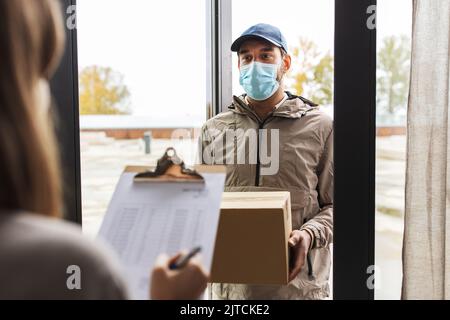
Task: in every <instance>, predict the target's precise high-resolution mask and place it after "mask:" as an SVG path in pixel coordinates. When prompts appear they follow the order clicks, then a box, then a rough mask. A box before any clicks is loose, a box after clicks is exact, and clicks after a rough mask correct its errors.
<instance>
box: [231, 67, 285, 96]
mask: <svg viewBox="0 0 450 320" xmlns="http://www.w3.org/2000/svg"><path fill="white" fill-rule="evenodd" d="M278 67H279V65H276V64H267V63H261V62H253V63H251V64H249V65H246V66H243V67H241V76H240V81H239V82H240V84H241V86H242V87H243V88H244V90H245V92H246V93H247V95H248V96H249V97H250V98H252V99H253V100H256V101H264V100H267V99H269V98H270V97H271V96H273V95H274V93H275V92H276V91H277V90H278V88H279V87H280V83H279V82H278V81H277V74H278Z"/></svg>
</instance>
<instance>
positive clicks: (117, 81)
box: [80, 66, 130, 115]
mask: <svg viewBox="0 0 450 320" xmlns="http://www.w3.org/2000/svg"><path fill="white" fill-rule="evenodd" d="M129 98H130V92H129V90H128V88H127V86H126V85H125V84H124V81H123V75H121V74H120V73H118V72H115V71H114V70H112V69H111V68H105V67H99V66H90V67H87V68H85V69H83V70H82V71H81V73H80V114H82V115H94V114H104V115H120V114H130V102H129Z"/></svg>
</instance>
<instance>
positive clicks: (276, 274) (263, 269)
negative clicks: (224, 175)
mask: <svg viewBox="0 0 450 320" xmlns="http://www.w3.org/2000/svg"><path fill="white" fill-rule="evenodd" d="M291 231H292V221H291V200H290V193H289V192H237V193H224V195H223V199H222V206H221V213H220V222H219V229H218V233H217V239H216V247H215V251H214V257H213V265H212V271H211V282H214V283H240V284H261V285H262V284H265V285H286V284H287V283H288V277H289V252H288V251H289V249H288V241H289V236H290V234H291Z"/></svg>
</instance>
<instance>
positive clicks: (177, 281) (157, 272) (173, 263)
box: [150, 248, 209, 300]
mask: <svg viewBox="0 0 450 320" xmlns="http://www.w3.org/2000/svg"><path fill="white" fill-rule="evenodd" d="M200 251H201V249H200V248H195V249H193V250H192V251H191V252H189V253H187V254H178V255H177V256H175V257H172V258H169V257H168V256H167V255H161V256H160V257H159V258H158V259H157V262H156V265H155V268H154V269H153V271H152V280H151V288H150V296H151V299H154V300H195V299H198V298H199V297H200V296H201V295H202V294H203V292H204V291H205V289H206V286H207V283H208V278H209V275H208V273H207V272H206V271H205V269H204V268H203V266H202V264H201V263H200V258H199V256H198V253H199V252H200Z"/></svg>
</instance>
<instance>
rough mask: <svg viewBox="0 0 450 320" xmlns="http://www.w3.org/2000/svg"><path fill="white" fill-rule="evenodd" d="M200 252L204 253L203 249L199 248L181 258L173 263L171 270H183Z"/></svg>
mask: <svg viewBox="0 0 450 320" xmlns="http://www.w3.org/2000/svg"><path fill="white" fill-rule="evenodd" d="M200 251H202V248H201V247H197V248H194V249H192V250H191V252H189V253H188V254H187V255H185V256H181V257H179V258H178V259H177V261H175V262H174V263H172V264H171V265H170V266H169V269H170V270H176V269H181V268H183V267H185V266H186V265H187V264H188V262H189V260H191V259H192V258H193V257H194V256H195V255H197V254H198V253H199V252H200Z"/></svg>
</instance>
